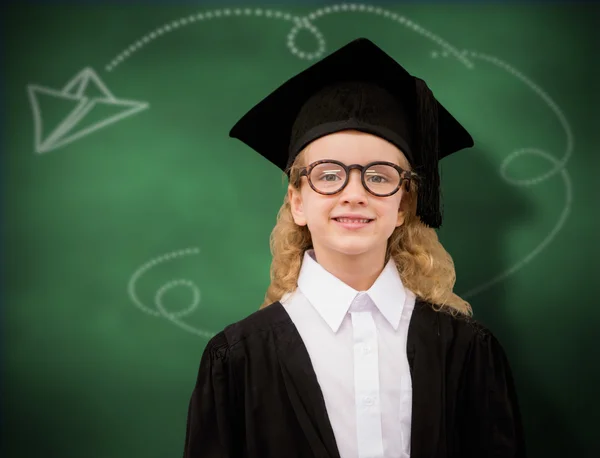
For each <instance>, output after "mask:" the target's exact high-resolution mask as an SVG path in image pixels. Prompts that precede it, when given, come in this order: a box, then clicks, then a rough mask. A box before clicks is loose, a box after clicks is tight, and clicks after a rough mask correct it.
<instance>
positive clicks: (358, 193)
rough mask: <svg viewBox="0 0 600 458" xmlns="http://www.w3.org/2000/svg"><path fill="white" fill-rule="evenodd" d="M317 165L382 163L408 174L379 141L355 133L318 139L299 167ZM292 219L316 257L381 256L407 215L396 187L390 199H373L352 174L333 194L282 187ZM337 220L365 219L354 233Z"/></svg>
mask: <svg viewBox="0 0 600 458" xmlns="http://www.w3.org/2000/svg"><path fill="white" fill-rule="evenodd" d="M321 159H335V160H338V161H341V162H342V163H344V164H346V165H350V164H360V165H366V164H367V163H369V162H373V161H387V162H393V163H394V164H397V165H399V166H400V167H402V168H403V169H405V170H409V165H408V160H407V159H406V157H405V156H404V155H403V154H402V152H401V151H400V150H399V149H398V148H397V147H396V146H394V145H392V144H391V143H389V142H387V141H386V140H383V139H382V138H380V137H377V136H374V135H371V134H367V133H363V132H358V131H342V132H337V133H334V134H330V135H327V136H324V137H321V138H319V139H317V140H315V141H314V142H312V143H311V144H310V145H309V148H308V150H307V151H306V152H305V164H303V165H306V166H308V165H309V164H311V163H312V162H315V161H318V160H321ZM288 195H289V199H290V205H291V209H292V215H293V218H294V221H295V222H296V224H298V225H301V226H304V225H306V226H308V229H309V230H310V232H311V238H312V241H313V246H314V249H315V253H316V254H317V257H321V258H322V257H328V258H332V259H333V258H338V259H339V258H340V257H342V258H343V257H344V256H353V257H357V256H362V257H376V258H377V257H378V258H379V259H381V257H383V256H385V251H386V248H387V240H388V239H389V237H390V235H391V234H392V232H393V231H394V229H395V228H396V227H398V226H400V225H401V224H403V222H404V218H405V215H406V211H407V210H408V205H407V198H406V194H405V192H404V188H403V187H402V188H401V189H400V190H399V191H398V192H396V194H393V195H392V196H388V197H378V196H374V195H373V194H370V193H369V192H368V191H367V190H366V189H365V188H364V187H363V185H362V182H361V179H360V171H359V170H356V169H354V170H352V171H351V173H350V177H349V180H348V184H347V186H346V187H345V188H344V189H343V190H342V191H340V192H339V193H337V194H334V195H322V194H319V193H317V192H315V191H314V190H313V189H312V188H311V187H310V185H309V183H308V178H307V177H302V179H301V185H300V190H299V191H298V190H297V189H295V188H293V187H292V186H291V185H290V186H289V187H288ZM343 215H351V216H357V217H360V218H365V219H370V220H371V221H370V222H369V223H367V224H364V225H361V226H360V227H349V226H348V225H345V224H343V223H341V222H339V221H338V217H340V216H343Z"/></svg>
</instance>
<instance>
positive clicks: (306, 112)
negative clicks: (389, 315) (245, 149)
mask: <svg viewBox="0 0 600 458" xmlns="http://www.w3.org/2000/svg"><path fill="white" fill-rule="evenodd" d="M348 129H353V130H359V131H362V132H367V133H370V134H373V135H377V136H379V137H381V138H383V139H385V140H387V141H389V142H391V143H392V144H394V145H395V146H397V147H398V148H399V149H400V150H401V151H402V152H403V153H404V155H405V156H406V158H407V159H408V160H409V162H410V165H411V167H412V170H413V172H415V173H417V174H418V175H419V179H418V183H419V185H418V197H417V216H418V217H419V218H420V219H421V221H422V222H423V223H424V224H426V225H428V226H430V227H433V228H438V227H440V226H441V223H442V214H441V208H440V207H441V205H440V178H439V171H438V162H439V160H441V159H442V158H444V157H446V156H448V155H450V154H452V153H454V152H456V151H459V150H461V149H463V148H468V147H471V146H473V144H474V142H473V139H472V137H471V135H470V134H469V133H468V132H467V131H466V130H465V128H464V127H463V126H462V125H461V124H460V123H459V122H458V121H457V120H456V119H455V118H454V117H453V116H452V115H451V114H450V113H449V112H448V111H447V110H446V109H445V108H444V107H443V106H442V105H441V104H440V103H439V102H438V101H437V100H436V99H435V97H434V95H433V93H432V92H431V90H430V89H429V88H428V86H427V84H426V83H425V81H423V80H422V79H420V78H416V77H414V76H412V75H411V74H410V73H408V72H407V71H406V70H405V69H404V68H403V67H402V66H401V65H399V64H398V63H397V62H396V61H395V60H394V59H393V58H392V57H390V56H389V55H388V54H386V53H385V52H384V51H383V50H382V49H380V48H379V47H378V46H376V45H375V44H374V43H373V42H371V41H370V40H368V39H366V38H358V39H356V40H353V41H352V42H350V43H348V44H347V45H345V46H343V47H342V48H340V49H338V50H337V51H335V52H333V53H331V54H330V55H328V56H326V57H325V58H323V59H321V60H320V61H318V62H317V63H315V64H313V65H312V66H310V67H308V68H307V69H305V70H304V71H302V72H300V73H299V74H297V75H296V76H294V77H292V78H291V79H289V80H288V81H286V82H285V83H284V84H282V85H281V86H280V87H278V88H277V89H276V90H275V91H273V92H272V93H271V94H269V95H268V96H267V97H266V98H264V99H263V100H262V101H261V102H259V103H258V104H257V105H255V106H254V107H253V108H252V109H250V111H248V112H247V113H246V114H245V115H244V116H243V117H242V118H241V119H240V120H239V121H238V122H237V123H236V124H235V125H234V126H233V128H232V129H231V131H230V132H229V136H230V137H232V138H237V139H239V140H241V141H242V142H244V143H245V144H246V145H248V146H249V147H251V148H252V149H254V150H255V151H257V152H258V153H259V154H261V155H262V156H263V157H265V158H266V159H268V160H269V161H271V162H272V163H273V164H275V165H276V166H277V167H279V168H280V169H281V170H283V171H284V172H286V173H287V174H288V176H289V167H290V166H291V165H292V163H293V161H294V159H295V158H296V156H297V155H298V153H300V151H302V149H303V148H304V147H305V146H306V145H308V144H309V143H310V142H312V141H313V140H316V139H317V138H319V137H322V136H324V135H328V134H331V133H334V132H339V131H342V130H348Z"/></svg>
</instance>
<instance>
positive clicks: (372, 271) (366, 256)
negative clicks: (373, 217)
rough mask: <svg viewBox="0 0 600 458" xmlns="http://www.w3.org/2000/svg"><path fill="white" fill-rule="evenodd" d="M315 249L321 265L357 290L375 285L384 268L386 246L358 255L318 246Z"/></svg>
mask: <svg viewBox="0 0 600 458" xmlns="http://www.w3.org/2000/svg"><path fill="white" fill-rule="evenodd" d="M314 251H315V257H316V258H317V262H318V263H319V264H320V265H321V267H323V268H324V269H325V270H326V271H328V272H329V273H331V274H332V275H334V276H335V277H337V278H339V279H340V280H341V281H343V282H344V283H345V284H347V285H348V286H350V287H351V288H354V289H355V290H357V291H366V290H368V289H369V288H370V287H371V286H373V283H375V280H377V277H379V275H380V274H381V271H382V270H383V268H384V262H385V247H384V249H383V250H376V251H375V250H373V251H371V252H369V253H361V254H358V255H347V254H344V253H337V252H333V253H332V252H329V251H327V250H320V249H319V247H317V246H315V247H314Z"/></svg>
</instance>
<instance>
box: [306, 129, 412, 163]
mask: <svg viewBox="0 0 600 458" xmlns="http://www.w3.org/2000/svg"><path fill="white" fill-rule="evenodd" d="M322 159H335V160H338V161H341V162H344V163H346V164H366V163H368V162H372V161H388V162H393V163H394V164H398V165H399V166H401V167H404V168H407V167H408V166H409V163H408V160H407V159H406V157H405V156H404V154H402V152H401V151H400V150H399V149H398V148H397V147H396V146H395V145H393V144H391V143H390V142H388V141H387V140H384V139H383V138H380V137H378V136H376V135H371V134H368V133H365V132H359V131H356V130H346V131H342V132H336V133H333V134H329V135H325V136H324V137H320V138H318V139H316V140H315V141H313V142H312V143H311V144H310V145H309V147H308V148H307V151H306V161H307V164H310V163H311V162H315V161H319V160H322Z"/></svg>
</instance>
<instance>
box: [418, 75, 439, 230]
mask: <svg viewBox="0 0 600 458" xmlns="http://www.w3.org/2000/svg"><path fill="white" fill-rule="evenodd" d="M415 85H416V98H417V100H416V107H417V113H416V125H415V127H416V141H417V143H418V153H417V155H418V157H419V167H417V170H415V172H416V173H418V174H419V175H420V176H421V180H420V181H419V182H420V186H419V195H418V198H417V216H418V217H419V218H421V221H422V222H423V223H424V224H426V225H427V226H430V227H433V228H438V227H440V226H441V224H442V212H441V207H440V192H441V189H440V176H439V172H438V162H439V136H438V106H437V101H436V100H435V97H434V96H433V93H432V92H431V90H430V89H429V87H428V86H427V83H425V81H423V80H422V79H420V78H416V77H415Z"/></svg>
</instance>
